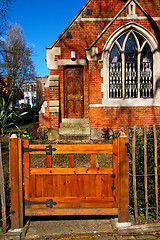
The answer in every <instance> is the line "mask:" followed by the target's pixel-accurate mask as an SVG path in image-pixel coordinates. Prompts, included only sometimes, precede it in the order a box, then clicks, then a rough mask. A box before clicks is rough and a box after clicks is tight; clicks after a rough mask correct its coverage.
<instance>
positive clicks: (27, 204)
mask: <svg viewBox="0 0 160 240" xmlns="http://www.w3.org/2000/svg"><path fill="white" fill-rule="evenodd" d="M39 204H45V205H46V207H49V208H52V207H53V206H55V205H57V203H56V202H53V199H47V200H46V202H34V201H28V200H26V201H25V206H31V205H39Z"/></svg>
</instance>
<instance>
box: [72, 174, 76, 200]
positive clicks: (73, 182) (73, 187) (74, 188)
mask: <svg viewBox="0 0 160 240" xmlns="http://www.w3.org/2000/svg"><path fill="white" fill-rule="evenodd" d="M76 177H77V176H76V175H72V176H71V182H72V197H77V180H76Z"/></svg>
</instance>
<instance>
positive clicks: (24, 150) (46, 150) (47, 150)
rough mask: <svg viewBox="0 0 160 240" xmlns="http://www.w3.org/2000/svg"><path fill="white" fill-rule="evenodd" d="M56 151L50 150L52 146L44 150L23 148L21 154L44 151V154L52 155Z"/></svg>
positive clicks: (54, 149)
mask: <svg viewBox="0 0 160 240" xmlns="http://www.w3.org/2000/svg"><path fill="white" fill-rule="evenodd" d="M56 150H57V149H56V148H52V145H48V146H46V147H45V148H43V149H42V148H25V147H23V152H24V153H25V152H38V151H45V152H46V154H48V155H52V152H55V151H56Z"/></svg>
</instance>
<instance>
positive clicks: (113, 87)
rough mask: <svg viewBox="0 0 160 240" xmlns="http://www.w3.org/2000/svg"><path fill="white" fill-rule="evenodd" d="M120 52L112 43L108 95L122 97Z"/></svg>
mask: <svg viewBox="0 0 160 240" xmlns="http://www.w3.org/2000/svg"><path fill="white" fill-rule="evenodd" d="M121 71H122V70H121V54H120V51H119V49H118V47H117V45H116V44H114V46H113V48H112V51H111V54H110V64H109V87H110V97H111V98H112V97H113V98H121V97H122V76H121Z"/></svg>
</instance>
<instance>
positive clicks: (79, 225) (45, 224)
mask: <svg viewBox="0 0 160 240" xmlns="http://www.w3.org/2000/svg"><path fill="white" fill-rule="evenodd" d="M0 239H13V240H16V239H20V240H34V239H36V240H42V239H45V240H47V239H48V240H50V239H56V240H142V239H143V240H158V239H159V240H160V224H159V223H155V224H144V225H133V226H125V227H119V226H118V225H117V219H71V220H68V219H67V220H60V219H59V220H48V221H47V220H46V221H44V220H36V221H35V220H34V221H28V222H27V224H26V225H25V227H24V228H23V229H17V230H16V229H15V230H14V231H11V230H10V231H9V232H8V233H7V234H0Z"/></svg>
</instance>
